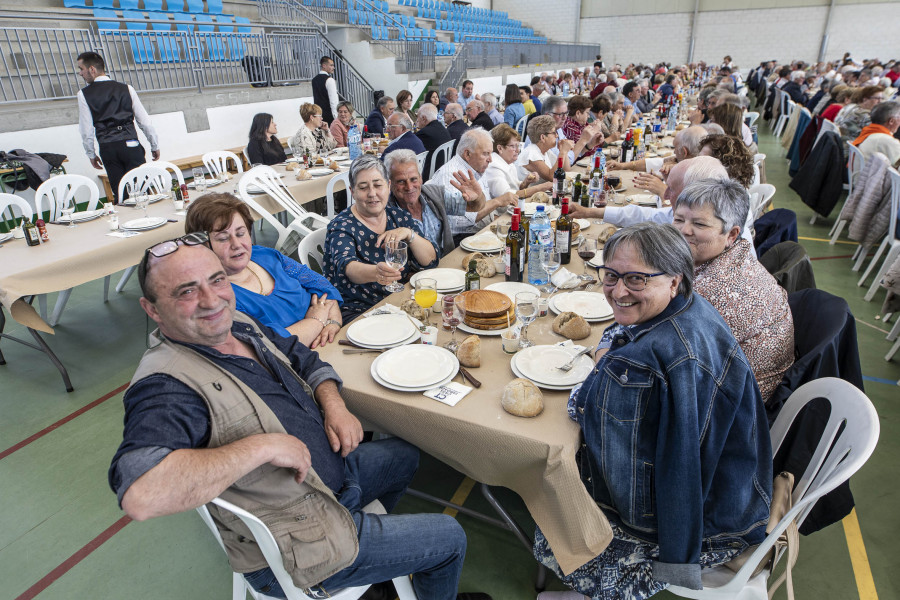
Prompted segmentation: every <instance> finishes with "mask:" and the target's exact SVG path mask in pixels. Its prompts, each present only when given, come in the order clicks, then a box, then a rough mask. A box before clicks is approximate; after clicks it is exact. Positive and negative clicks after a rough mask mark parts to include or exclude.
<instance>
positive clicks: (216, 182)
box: [187, 177, 222, 190]
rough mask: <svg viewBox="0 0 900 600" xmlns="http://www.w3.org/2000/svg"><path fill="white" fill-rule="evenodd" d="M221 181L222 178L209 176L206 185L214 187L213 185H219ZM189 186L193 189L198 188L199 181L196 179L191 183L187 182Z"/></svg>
mask: <svg viewBox="0 0 900 600" xmlns="http://www.w3.org/2000/svg"><path fill="white" fill-rule="evenodd" d="M220 183H222V180H221V179H216V178H215V177H212V178H210V177H207V178H206V187H208V188H211V187H213V186H216V185H219V184H220ZM187 186H188V187H189V188H190V189H192V190H193V189H196V188H197V182H196V181H192V182H190V183H189V184H187Z"/></svg>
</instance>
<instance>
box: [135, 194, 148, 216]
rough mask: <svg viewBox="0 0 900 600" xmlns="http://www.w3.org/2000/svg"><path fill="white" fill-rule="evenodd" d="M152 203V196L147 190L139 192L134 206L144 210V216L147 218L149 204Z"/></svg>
mask: <svg viewBox="0 0 900 600" xmlns="http://www.w3.org/2000/svg"><path fill="white" fill-rule="evenodd" d="M148 204H150V196H149V195H148V194H147V192H139V193H138V195H137V196H135V197H134V207H135V208H136V209H138V210H143V211H144V218H145V219H146V218H147V205H148Z"/></svg>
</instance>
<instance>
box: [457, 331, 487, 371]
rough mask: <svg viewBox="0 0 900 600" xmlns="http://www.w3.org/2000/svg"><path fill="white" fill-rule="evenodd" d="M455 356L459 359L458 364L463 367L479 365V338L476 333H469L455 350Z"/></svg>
mask: <svg viewBox="0 0 900 600" xmlns="http://www.w3.org/2000/svg"><path fill="white" fill-rule="evenodd" d="M456 358H458V359H459V364H461V365H462V366H464V367H472V368H475V367H480V366H481V338H480V337H478V336H477V335H470V336H469V337H467V338H466V339H464V340H463V341H462V343H461V344H460V345H459V348H457V350H456Z"/></svg>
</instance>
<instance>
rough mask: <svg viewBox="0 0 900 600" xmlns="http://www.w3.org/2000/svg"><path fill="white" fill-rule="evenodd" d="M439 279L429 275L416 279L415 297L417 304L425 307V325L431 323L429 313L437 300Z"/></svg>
mask: <svg viewBox="0 0 900 600" xmlns="http://www.w3.org/2000/svg"><path fill="white" fill-rule="evenodd" d="M436 285H437V281H435V280H434V279H431V278H429V277H420V278H419V279H417V280H416V290H415V295H414V297H415V299H416V304H418V305H419V306H421V307H422V308H424V309H425V325H426V326H428V325H431V319H430V318H429V313H430V312H431V307H432V306H434V303H435V302H437V288H435V286H436Z"/></svg>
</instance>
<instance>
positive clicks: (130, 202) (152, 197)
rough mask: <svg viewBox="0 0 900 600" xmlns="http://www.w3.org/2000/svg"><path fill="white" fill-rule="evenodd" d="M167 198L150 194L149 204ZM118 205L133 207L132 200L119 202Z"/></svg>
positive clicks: (126, 199) (164, 195)
mask: <svg viewBox="0 0 900 600" xmlns="http://www.w3.org/2000/svg"><path fill="white" fill-rule="evenodd" d="M168 197H169V195H168V194H150V201H149V204H153V203H155V202H159V201H160V200H162V199H164V198H168ZM119 204H121V205H122V206H134V198H131V197H129V198H125V200H122V202H120V203H119Z"/></svg>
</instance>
